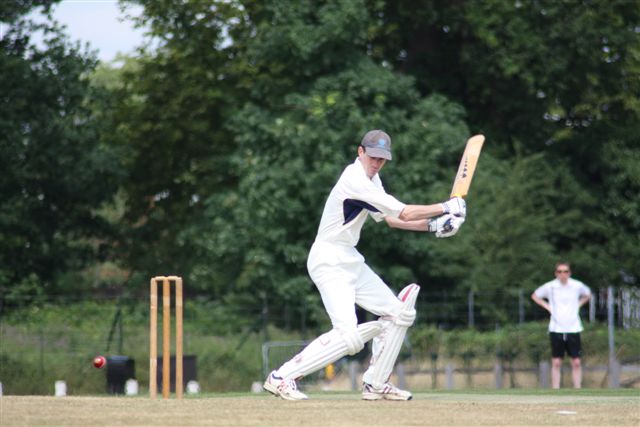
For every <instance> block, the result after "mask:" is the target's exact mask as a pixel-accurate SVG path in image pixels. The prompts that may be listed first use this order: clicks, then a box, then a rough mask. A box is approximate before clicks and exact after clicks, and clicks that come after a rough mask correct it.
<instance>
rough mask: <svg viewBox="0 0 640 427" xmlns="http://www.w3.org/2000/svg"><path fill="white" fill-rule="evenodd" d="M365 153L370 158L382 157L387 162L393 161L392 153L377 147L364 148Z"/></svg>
mask: <svg viewBox="0 0 640 427" xmlns="http://www.w3.org/2000/svg"><path fill="white" fill-rule="evenodd" d="M364 151H365V152H366V153H367V154H368V155H369V156H370V157H380V158H383V159H386V160H391V152H390V151H387V150H384V149H382V148H375V147H364Z"/></svg>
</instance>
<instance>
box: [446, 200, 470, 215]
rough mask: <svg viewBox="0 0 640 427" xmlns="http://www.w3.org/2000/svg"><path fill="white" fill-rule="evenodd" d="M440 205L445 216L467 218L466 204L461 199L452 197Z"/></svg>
mask: <svg viewBox="0 0 640 427" xmlns="http://www.w3.org/2000/svg"><path fill="white" fill-rule="evenodd" d="M441 205H442V210H443V211H444V213H445V214H451V215H455V216H461V217H465V216H467V204H466V202H465V201H464V199H463V198H462V197H452V198H451V199H449V200H447V201H446V202H444V203H441Z"/></svg>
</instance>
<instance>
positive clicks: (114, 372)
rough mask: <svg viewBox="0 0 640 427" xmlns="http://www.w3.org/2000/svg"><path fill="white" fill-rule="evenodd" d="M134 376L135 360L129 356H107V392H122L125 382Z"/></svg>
mask: <svg viewBox="0 0 640 427" xmlns="http://www.w3.org/2000/svg"><path fill="white" fill-rule="evenodd" d="M135 377H136V362H135V360H133V359H132V358H130V357H129V356H107V393H110V394H124V386H125V383H126V382H127V380H128V379H131V378H133V379H135Z"/></svg>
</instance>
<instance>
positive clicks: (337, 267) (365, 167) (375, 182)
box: [264, 130, 466, 400]
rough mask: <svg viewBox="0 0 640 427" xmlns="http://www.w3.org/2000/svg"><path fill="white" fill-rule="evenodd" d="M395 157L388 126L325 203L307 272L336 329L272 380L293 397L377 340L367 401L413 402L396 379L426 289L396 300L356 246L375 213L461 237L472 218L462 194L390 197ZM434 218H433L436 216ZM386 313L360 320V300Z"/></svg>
mask: <svg viewBox="0 0 640 427" xmlns="http://www.w3.org/2000/svg"><path fill="white" fill-rule="evenodd" d="M388 160H391V138H390V137H389V135H387V134H386V133H385V132H383V131H381V130H372V131H370V132H367V134H366V135H365V136H364V137H363V139H362V141H361V143H360V145H359V146H358V157H357V158H356V159H355V161H354V162H353V163H352V164H350V165H348V166H347V167H346V168H345V170H344V171H343V172H342V175H341V176H340V178H339V179H338V182H337V183H336V184H335V186H334V187H333V189H332V190H331V193H330V194H329V197H328V199H327V201H326V204H325V206H324V211H323V213H322V219H321V220H320V226H319V227H318V234H317V236H316V240H315V242H314V243H313V246H312V247H311V250H310V252H309V258H308V260H307V269H308V271H309V275H310V276H311V279H312V280H313V282H314V283H315V285H316V287H317V288H318V291H319V292H320V295H321V297H322V302H323V304H324V307H325V309H326V310H327V314H328V315H329V317H330V319H331V324H332V329H331V330H330V331H329V332H326V333H325V334H323V335H321V336H320V337H318V338H316V339H315V340H314V341H312V342H311V343H310V344H309V345H308V346H307V347H305V348H304V349H303V350H302V351H301V352H300V353H298V354H297V355H296V356H294V357H293V359H291V360H290V361H288V362H286V363H285V364H284V365H282V366H281V367H280V368H279V369H277V370H275V371H273V372H271V373H270V374H269V376H268V377H267V379H266V381H265V383H264V388H265V389H266V390H267V391H269V392H271V393H273V394H274V395H276V396H279V397H281V398H283V399H286V400H303V399H307V396H306V395H305V394H304V393H302V392H300V391H299V390H298V389H297V387H296V380H297V379H299V378H301V377H303V376H305V375H308V374H310V373H312V372H315V371H317V370H318V369H321V368H323V367H325V366H327V365H328V364H330V363H332V362H334V361H336V360H338V359H340V358H342V357H343V356H346V355H353V354H356V353H358V352H359V351H360V350H362V349H363V348H364V345H365V343H366V342H367V341H369V340H371V339H373V346H372V356H371V362H370V366H369V368H368V369H367V371H366V372H365V373H364V376H363V381H364V384H363V390H362V398H363V399H364V400H382V399H386V400H410V399H411V397H412V395H411V393H410V392H408V391H405V390H401V389H399V388H397V387H395V386H394V385H393V384H391V383H390V382H389V377H390V376H391V372H392V370H393V366H394V364H395V361H396V358H397V357H398V353H399V352H400V347H401V346H402V341H403V339H404V336H405V334H406V331H407V328H408V327H409V326H411V325H412V324H413V321H414V319H415V317H416V311H415V308H414V305H415V302H416V299H417V297H418V292H419V290H420V287H419V286H418V285H416V284H411V285H408V286H407V287H405V288H404V289H403V290H402V291H401V292H400V294H399V295H398V296H397V297H396V296H395V295H394V294H393V292H392V291H391V290H390V289H389V287H388V286H387V285H386V284H385V283H384V282H383V281H382V279H381V278H380V277H379V276H378V275H377V274H376V273H374V271H373V270H372V269H371V268H370V267H369V266H368V265H367V264H366V263H365V260H364V257H363V256H362V255H361V254H360V253H359V252H358V251H357V250H356V245H357V243H358V240H359V238H360V230H361V229H362V226H363V225H364V223H365V221H366V220H367V218H368V217H369V216H371V217H372V218H373V219H374V220H375V221H377V222H380V221H382V220H384V221H385V222H386V223H387V224H388V225H389V226H390V227H393V228H399V229H403V230H412V231H425V232H426V231H430V232H434V233H435V234H436V236H437V237H449V236H453V235H454V234H455V233H456V232H457V231H458V229H459V228H460V226H461V225H462V223H463V222H464V219H465V215H466V205H465V202H464V200H463V199H461V198H459V197H455V198H452V199H450V200H448V201H446V202H444V203H437V204H433V205H406V204H404V203H402V202H400V201H399V200H398V199H396V198H395V197H393V196H391V195H389V194H387V193H386V192H385V190H384V188H383V186H382V182H381V181H380V177H379V176H378V172H379V171H380V170H381V169H382V167H383V166H384V165H385V162H386V161H388ZM430 218H433V219H430ZM356 304H357V305H359V306H360V307H362V308H364V309H365V310H367V311H370V312H371V313H374V314H376V315H377V316H380V317H379V319H378V320H377V321H373V322H367V323H363V324H360V325H358V321H357V317H356V311H355V305H356Z"/></svg>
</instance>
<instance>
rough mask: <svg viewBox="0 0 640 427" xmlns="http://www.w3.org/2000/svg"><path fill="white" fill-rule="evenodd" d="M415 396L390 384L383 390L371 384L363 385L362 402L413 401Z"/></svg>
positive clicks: (386, 384) (385, 385) (383, 387)
mask: <svg viewBox="0 0 640 427" xmlns="http://www.w3.org/2000/svg"><path fill="white" fill-rule="evenodd" d="M412 398H413V396H412V395H411V393H410V392H408V391H406V390H401V389H399V388H398V387H396V386H394V385H393V384H391V383H390V382H387V383H385V384H384V385H383V386H382V387H381V388H376V387H374V386H372V385H371V384H367V383H363V384H362V400H411V399H412Z"/></svg>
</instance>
